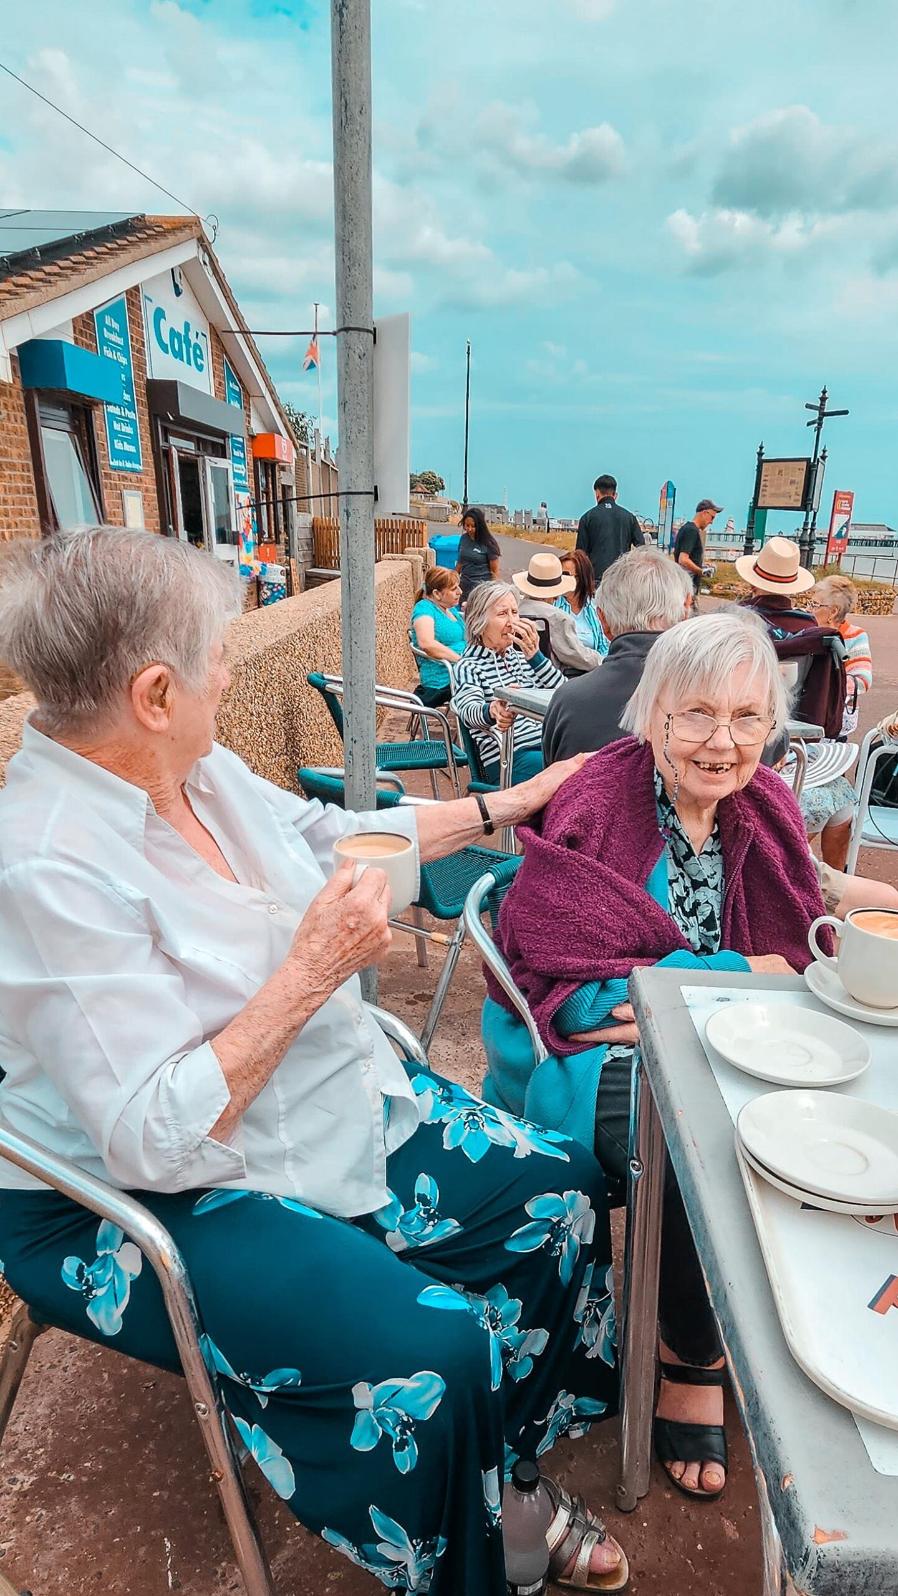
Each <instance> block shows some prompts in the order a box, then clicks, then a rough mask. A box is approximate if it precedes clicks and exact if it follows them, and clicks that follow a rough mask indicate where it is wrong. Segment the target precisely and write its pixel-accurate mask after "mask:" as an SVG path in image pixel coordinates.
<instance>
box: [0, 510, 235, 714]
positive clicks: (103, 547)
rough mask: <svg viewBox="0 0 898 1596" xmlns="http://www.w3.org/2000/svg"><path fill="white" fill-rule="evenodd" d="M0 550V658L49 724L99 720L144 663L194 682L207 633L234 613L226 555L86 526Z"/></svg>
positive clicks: (199, 676) (198, 685)
mask: <svg viewBox="0 0 898 1596" xmlns="http://www.w3.org/2000/svg"><path fill="white" fill-rule="evenodd" d="M4 553H5V557H4V558H3V560H2V562H0V659H3V660H5V661H6V662H7V663H8V664H9V665H11V666H12V668H13V670H14V671H16V672H18V674H19V676H21V677H22V678H23V679H24V681H25V682H26V683H27V685H28V687H29V688H30V689H31V691H32V692H33V693H34V696H35V698H36V699H37V701H38V706H39V716H40V720H41V724H42V725H43V726H44V727H45V728H46V730H47V731H48V732H50V733H53V732H57V733H58V732H63V731H66V730H74V729H76V728H87V727H91V726H95V725H97V724H100V723H102V721H103V720H104V719H105V718H106V716H107V715H108V714H109V713H110V711H111V710H112V709H113V708H114V706H115V704H116V700H117V699H118V698H119V696H120V694H121V693H122V692H123V690H125V689H126V688H127V687H128V684H129V682H130V681H131V680H132V679H133V677H134V676H135V675H136V674H137V673H138V672H139V671H141V670H142V669H143V668H144V667H145V666H146V665H150V664H154V663H156V662H159V663H161V664H165V665H167V666H169V667H170V669H171V670H172V671H173V672H174V675H175V677H176V678H177V679H178V681H180V682H182V683H183V684H184V686H185V687H187V688H189V689H191V690H193V691H197V692H199V691H201V690H202V689H203V687H204V686H205V684H206V681H207V680H208V675H209V654H210V651H211V649H212V647H213V645H214V643H216V642H217V641H218V639H219V638H221V637H222V636H223V635H224V631H225V628H226V626H227V624H228V622H229V621H230V620H232V619H233V618H234V616H236V615H239V614H240V608H241V604H240V585H239V581H238V578H237V573H236V572H235V571H234V569H233V568H232V567H231V566H230V565H228V564H226V563H225V562H224V561H223V560H217V559H215V558H213V556H212V555H210V554H204V553H202V552H201V551H200V550H199V549H194V548H192V547H191V546H190V544H188V543H180V542H178V541H177V540H176V539H174V538H167V537H161V536H159V535H158V534H157V533H155V532H131V531H125V530H123V529H122V528H121V527H110V526H97V527H88V528H85V529H84V530H81V531H78V532H69V533H56V534H54V535H53V536H52V537H48V538H44V539H42V540H41V541H40V542H31V541H30V540H29V541H27V542H26V541H25V540H21V541H19V542H16V543H13V544H9V545H7V548H6V550H5V551H4Z"/></svg>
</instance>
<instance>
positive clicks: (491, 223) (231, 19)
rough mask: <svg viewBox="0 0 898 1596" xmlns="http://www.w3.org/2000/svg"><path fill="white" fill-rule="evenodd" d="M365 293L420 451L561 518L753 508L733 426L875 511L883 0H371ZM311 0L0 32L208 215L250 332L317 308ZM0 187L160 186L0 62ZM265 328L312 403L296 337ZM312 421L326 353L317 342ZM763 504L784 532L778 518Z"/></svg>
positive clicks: (323, 116) (328, 418)
mask: <svg viewBox="0 0 898 1596" xmlns="http://www.w3.org/2000/svg"><path fill="white" fill-rule="evenodd" d="M372 11H373V73H374V222H375V312H376V314H377V313H379V314H383V315H387V314H391V313H394V312H397V311H405V310H407V311H409V312H410V313H411V316H412V346H413V356H412V466H413V468H414V469H416V470H424V469H434V470H437V471H439V472H440V473H441V474H442V475H443V477H444V478H445V479H446V483H447V487H448V490H449V491H450V492H451V493H453V494H454V495H455V496H459V495H460V494H461V487H462V458H463V401H464V363H465V341H466V339H470V340H471V343H472V349H473V362H472V405H471V453H470V468H469V485H470V496H471V499H472V501H477V500H488V501H499V502H506V503H509V504H510V507H511V508H518V507H522V506H527V507H535V506H536V505H537V504H538V503H539V502H540V500H543V499H544V500H546V502H547V503H548V505H549V509H550V513H551V514H553V515H559V516H565V515H576V514H579V513H580V512H581V511H582V510H584V509H585V508H587V506H588V505H589V504H590V503H591V502H592V481H593V478H594V477H595V476H596V475H597V474H599V473H600V472H606V471H610V472H612V473H613V474H614V475H615V476H616V477H617V478H618V481H619V490H620V498H621V501H622V502H623V503H625V504H627V505H629V506H630V507H631V508H632V509H634V510H636V511H637V512H638V513H639V514H641V515H645V516H651V517H655V516H656V515H657V507H658V496H659V489H660V486H661V484H662V483H663V482H664V481H665V480H667V479H668V478H670V479H672V480H673V481H674V482H675V484H676V487H677V495H678V497H677V511H678V514H679V513H681V512H689V511H691V510H692V509H693V508H694V506H695V503H696V501H697V500H698V499H699V498H702V497H704V496H706V495H708V496H711V497H713V498H715V499H716V500H717V502H718V503H720V504H722V505H723V506H724V510H725V512H726V514H727V515H732V516H733V517H734V519H735V521H736V523H737V525H738V526H742V525H743V524H744V520H745V514H746V510H747V505H748V501H749V498H750V495H751V489H752V484H753V479H754V461H755V451H756V449H757V446H758V443H759V441H761V440H763V442H764V445H765V448H766V450H767V453H768V454H769V455H789V454H801V453H803V452H805V451H806V450H808V451H809V441H810V434H809V433H808V432H807V431H806V429H805V425H804V423H805V421H806V419H807V412H806V411H805V409H804V405H805V403H806V402H807V401H810V400H815V399H816V397H817V395H818V393H819V391H820V389H821V387H822V385H823V384H824V383H826V385H827V387H828V389H829V392H830V396H831V401H830V402H831V404H833V405H835V406H838V407H840V408H844V407H848V408H849V409H850V412H851V413H850V415H849V416H848V417H846V418H845V419H841V420H834V421H832V422H831V423H829V425H828V427H827V430H826V433H825V435H824V441H826V442H827V443H828V445H829V451H830V460H829V469H828V473H827V480H826V485H825V488H824V498H823V504H824V511H823V514H822V516H821V519H822V521H823V522H824V524H825V522H826V519H827V517H828V506H829V504H830V503H831V496H832V490H833V489H835V488H840V489H854V491H855V493H856V502H855V519H857V520H862V521H887V522H889V523H890V524H891V525H898V502H896V501H898V466H896V450H895V447H894V440H895V434H896V428H898V393H896V381H895V373H896V367H898V117H896V111H895V105H896V100H895V93H894V85H893V79H894V61H895V59H896V50H898V6H896V5H895V0H787V3H785V4H784V3H783V0H752V4H751V5H737V4H736V3H735V0H548V3H547V0H514V3H512V0H373V5H372ZM329 27H330V24H329V7H328V5H327V4H326V3H325V0H180V3H178V0H88V3H86V4H83V5H80V6H72V5H71V0H31V3H30V4H29V5H27V6H17V7H15V8H13V7H11V6H9V7H7V8H6V10H5V14H4V28H3V38H2V46H0V59H2V60H4V61H5V62H6V63H7V64H8V65H9V66H11V67H12V68H13V70H14V71H16V72H19V73H20V74H21V75H22V76H24V77H25V78H27V79H28V80H29V81H30V82H32V83H34V84H35V86H36V87H38V88H40V89H41V91H42V92H43V93H45V94H47V95H48V96H49V97H50V98H51V99H53V100H54V101H56V102H57V103H58V104H59V105H61V106H63V107H64V108H65V109H66V110H67V111H69V112H70V113H71V114H72V115H73V116H75V117H77V118H78V119H79V120H80V121H82V122H84V123H85V124H86V125H87V126H88V127H91V128H93V129H94V130H95V131H96V132H97V133H98V134H100V136H101V137H102V138H104V139H105V140H106V141H107V142H108V143H110V144H112V145H113V146H114V147H115V148H116V149H118V150H120V151H121V153H122V154H124V155H125V156H127V157H128V158H129V159H130V160H132V161H134V162H135V163H136V164H137V165H139V166H141V167H143V168H144V169H145V170H146V171H147V172H149V173H150V174H152V176H154V177H155V178H156V179H157V180H158V181H159V182H160V183H162V184H163V185H164V186H165V187H166V188H169V189H171V190H172V191H173V192H174V193H175V194H177V195H178V196H179V197H181V198H182V199H183V200H184V201H185V202H186V205H187V207H188V208H192V209H195V210H196V211H197V212H199V213H200V214H201V215H204V216H205V215H208V214H210V213H214V214H215V215H216V216H217V218H218V235H217V239H216V244H215V248H216V252H217V253H218V256H219V259H220V260H221V262H222V265H223V267H224V269H225V272H226V273H227V275H228V278H229V280H230V282H231V284H232V287H233V288H234V290H235V292H236V294H237V296H238V299H239V301H240V304H241V306H242V309H243V311H244V313H245V314H246V316H247V318H248V320H249V324H250V326H251V327H283V328H305V327H308V326H309V325H310V318H311V313H312V312H311V306H312V302H313V301H314V300H316V299H317V300H320V301H321V302H322V304H323V306H324V310H323V312H322V326H324V327H327V326H332V325H333V303H334V279H333V197H332V171H331V149H332V146H331V120H330V118H331V111H330V33H329ZM0 203H2V204H3V205H28V206H32V207H34V208H42V209H43V208H63V207H65V208H77V207H82V206H83V207H84V208H85V209H94V210H107V209H108V210H132V209H133V210H134V211H146V212H149V213H151V214H159V213H172V212H174V211H175V210H176V208H177V207H176V206H175V205H174V204H172V202H171V201H169V200H166V199H165V198H164V197H163V196H162V195H160V194H159V193H158V192H156V191H155V190H154V189H153V188H152V187H151V186H150V185H149V184H148V183H146V182H145V181H143V180H142V179H141V178H139V177H137V176H136V175H135V174H134V173H133V172H131V171H129V170H128V169H127V168H126V167H125V166H123V165H122V164H121V163H120V162H118V161H116V160H115V159H114V158H113V157H112V156H110V155H107V154H106V153H105V152H104V151H103V150H101V149H99V148H98V147H97V146H96V145H95V144H93V143H91V142H90V141H89V140H88V139H86V138H84V137H83V136H82V135H80V134H78V133H76V132H75V130H74V129H72V128H71V127H70V126H68V125H67V124H66V123H65V122H64V121H62V119H61V118H59V117H57V116H56V115H54V113H53V112H52V111H51V110H49V109H48V108H47V107H45V106H43V105H41V104H40V102H38V101H37V100H35V99H34V98H33V97H32V96H30V95H28V94H27V93H26V91H25V90H24V89H22V88H21V87H19V85H18V84H16V83H14V82H12V81H11V80H9V79H8V78H3V79H2V80H0ZM260 342H262V348H263V353H264V354H265V357H266V360H267V362H268V365H269V369H270V370H271V372H272V375H273V376H274V378H275V381H276V383H277V386H278V389H279V392H280V393H281V395H282V397H284V398H285V399H290V400H292V401H293V403H295V404H297V405H298V406H299V407H300V408H303V409H307V410H314V409H315V406H316V403H317V396H316V385H315V381H314V378H313V377H309V376H306V375H303V373H302V371H301V362H302V356H303V354H304V352H305V340H302V339H296V340H293V339H280V340H267V341H260ZM322 357H323V362H324V366H323V387H324V414H325V427H326V430H328V431H330V432H331V433H335V430H336V421H335V415H336V391H335V371H334V351H333V346H332V344H331V343H330V342H329V341H328V340H323V342H322ZM776 521H777V525H776V527H775V528H774V527H773V525H772V523H771V522H769V523H768V531H770V530H780V529H782V530H785V531H791V530H793V529H794V527H795V525H796V523H795V521H794V519H793V518H790V517H789V516H786V515H780V516H778V517H777V518H776Z"/></svg>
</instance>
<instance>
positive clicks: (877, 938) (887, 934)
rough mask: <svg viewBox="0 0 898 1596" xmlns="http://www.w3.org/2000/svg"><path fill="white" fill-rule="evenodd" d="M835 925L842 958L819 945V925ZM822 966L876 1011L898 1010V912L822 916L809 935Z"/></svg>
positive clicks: (882, 911) (857, 912)
mask: <svg viewBox="0 0 898 1596" xmlns="http://www.w3.org/2000/svg"><path fill="white" fill-rule="evenodd" d="M822 925H828V926H832V929H833V931H834V932H835V935H836V938H837V940H838V944H839V952H838V957H837V958H833V957H832V956H831V955H830V954H828V953H822V952H821V950H820V948H819V947H818V946H817V930H818V927H819V926H822ZM808 946H809V947H810V950H811V952H812V953H813V955H814V958H815V959H816V960H817V961H818V963H820V964H826V965H828V966H829V968H830V969H831V970H835V971H836V973H837V974H838V977H839V980H840V981H841V983H842V985H843V986H844V988H845V990H846V992H848V993H849V995H850V996H851V997H853V998H855V999H856V1000H857V1002H858V1003H866V1004H868V1005H869V1006H870V1008H874V1009H894V1008H898V909H852V911H851V913H850V914H849V915H846V917H845V919H844V920H837V919H836V918H835V916H834V915H831V914H822V915H821V916H820V918H819V920H815V921H814V923H813V925H812V926H811V929H810V931H809V932H808Z"/></svg>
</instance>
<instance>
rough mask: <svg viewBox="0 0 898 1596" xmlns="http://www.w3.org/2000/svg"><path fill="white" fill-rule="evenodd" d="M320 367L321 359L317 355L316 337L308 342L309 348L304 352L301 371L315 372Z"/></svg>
mask: <svg viewBox="0 0 898 1596" xmlns="http://www.w3.org/2000/svg"><path fill="white" fill-rule="evenodd" d="M320 365H321V359H320V356H319V354H318V339H317V337H315V338H311V339H310V340H309V347H308V349H307V350H306V358H305V360H304V361H303V363H302V369H303V371H317V370H318V368H319V366H320Z"/></svg>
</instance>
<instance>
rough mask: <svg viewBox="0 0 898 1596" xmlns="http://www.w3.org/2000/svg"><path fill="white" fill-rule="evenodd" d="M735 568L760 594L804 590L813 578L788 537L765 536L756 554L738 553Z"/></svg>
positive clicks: (794, 544)
mask: <svg viewBox="0 0 898 1596" xmlns="http://www.w3.org/2000/svg"><path fill="white" fill-rule="evenodd" d="M736 571H737V573H738V575H739V576H741V578H742V580H743V582H747V583H748V584H749V587H756V588H757V589H758V590H759V591H760V592H761V593H806V592H807V591H808V588H811V587H813V586H814V578H813V576H812V575H811V572H810V571H806V570H805V569H804V567H803V566H802V563H801V551H800V549H799V547H798V544H797V543H793V542H792V540H791V538H768V540H767V542H766V543H765V544H764V547H763V548H762V549H759V550H758V552H757V554H742V555H740V556H739V559H738V560H737V561H736Z"/></svg>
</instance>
